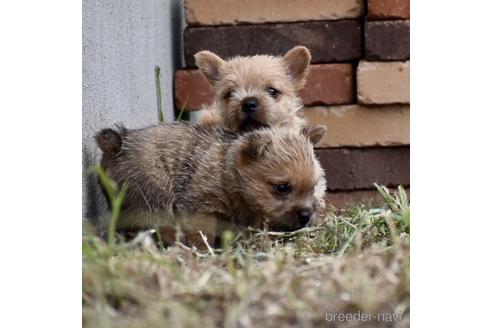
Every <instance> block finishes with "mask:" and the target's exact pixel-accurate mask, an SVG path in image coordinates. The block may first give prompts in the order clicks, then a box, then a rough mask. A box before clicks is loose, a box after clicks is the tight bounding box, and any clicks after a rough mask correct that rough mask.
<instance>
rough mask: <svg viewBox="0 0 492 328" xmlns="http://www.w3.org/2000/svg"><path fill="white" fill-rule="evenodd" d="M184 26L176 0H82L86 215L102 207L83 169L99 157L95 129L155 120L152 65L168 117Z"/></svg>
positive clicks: (95, 213)
mask: <svg viewBox="0 0 492 328" xmlns="http://www.w3.org/2000/svg"><path fill="white" fill-rule="evenodd" d="M183 28H184V20H183V5H182V1H181V0H138V1H135V0H112V1H111V0H84V1H83V27H82V30H83V36H82V39H83V72H82V78H83V104H82V110H83V135H82V142H83V168H84V171H83V188H84V190H83V203H84V213H83V216H84V217H85V218H91V219H95V218H97V217H101V216H102V215H103V213H104V212H105V211H106V210H107V205H106V201H105V199H104V197H103V195H102V193H101V190H100V187H99V185H98V184H97V179H96V178H95V176H94V175H93V174H90V172H88V170H87V168H88V167H90V166H91V165H93V164H96V163H98V162H99V159H100V151H99V149H98V148H97V146H96V144H95V142H94V135H95V134H96V132H97V131H98V130H100V129H101V128H104V127H111V126H114V124H116V123H123V124H124V125H125V126H127V127H129V128H135V127H143V126H146V125H150V124H157V123H158V111H157V100H156V88H155V79H154V67H155V66H156V65H159V66H160V67H161V89H162V99H163V108H164V109H165V116H166V119H167V120H168V121H169V120H171V119H172V118H173V116H174V108H173V107H174V105H173V76H174V71H175V70H176V69H178V68H180V67H181V66H182V51H181V49H182V46H181V43H182V30H183ZM67 110H69V109H67Z"/></svg>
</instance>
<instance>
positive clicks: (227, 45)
mask: <svg viewBox="0 0 492 328" xmlns="http://www.w3.org/2000/svg"><path fill="white" fill-rule="evenodd" d="M361 40H362V39H361V26H360V22H359V21H357V20H339V21H324V22H303V23H292V24H260V25H240V26H217V27H188V28H186V29H185V31H184V57H185V62H186V66H187V67H195V60H194V58H193V55H194V54H195V53H196V52H198V51H201V50H210V51H212V52H215V53H216V54H218V55H219V56H221V57H223V58H228V57H233V56H237V55H241V56H252V55H257V54H271V55H283V54H285V53H286V52H287V51H288V50H290V49H291V48H293V47H295V46H297V45H304V46H306V47H308V48H309V49H310V50H311V55H312V62H313V63H331V62H346V61H352V60H356V59H359V58H360V57H361Z"/></svg>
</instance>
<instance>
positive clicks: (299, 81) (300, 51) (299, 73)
mask: <svg viewBox="0 0 492 328" xmlns="http://www.w3.org/2000/svg"><path fill="white" fill-rule="evenodd" d="M282 59H283V61H284V62H285V64H286V65H287V69H288V70H289V74H290V76H291V78H292V82H293V83H294V86H295V88H296V89H297V90H300V89H302V87H304V83H305V82H306V77H307V75H308V73H309V63H310V62H311V53H310V52H309V49H308V48H306V47H303V46H297V47H294V48H292V49H290V50H289V51H288V52H287V53H286V54H285V55H284V57H283V58H282Z"/></svg>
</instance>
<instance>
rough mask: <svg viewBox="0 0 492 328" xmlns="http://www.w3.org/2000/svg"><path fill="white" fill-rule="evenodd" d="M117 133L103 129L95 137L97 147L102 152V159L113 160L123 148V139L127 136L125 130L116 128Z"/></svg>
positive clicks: (119, 127) (120, 127)
mask: <svg viewBox="0 0 492 328" xmlns="http://www.w3.org/2000/svg"><path fill="white" fill-rule="evenodd" d="M117 129H118V131H116V130H113V129H103V130H101V131H99V133H98V134H97V135H96V142H97V145H98V147H99V148H100V149H101V150H102V151H103V158H105V159H108V160H110V159H115V158H116V157H117V155H118V154H119V153H120V152H121V148H122V147H123V139H124V138H125V136H126V135H127V129H126V128H125V127H123V126H117Z"/></svg>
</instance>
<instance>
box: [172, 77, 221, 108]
mask: <svg viewBox="0 0 492 328" xmlns="http://www.w3.org/2000/svg"><path fill="white" fill-rule="evenodd" d="M213 97H214V94H213V91H212V88H211V87H210V84H209V83H208V81H207V79H206V78H205V77H204V76H203V74H202V73H201V72H200V71H199V70H196V69H194V70H178V71H177V72H176V75H175V77H174V99H175V103H176V110H178V111H180V110H181V108H183V106H185V110H186V111H191V110H197V109H199V108H200V106H201V105H203V104H209V103H211V102H212V100H213Z"/></svg>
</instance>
